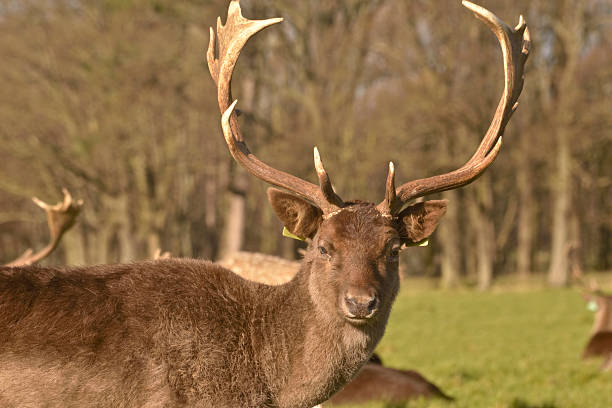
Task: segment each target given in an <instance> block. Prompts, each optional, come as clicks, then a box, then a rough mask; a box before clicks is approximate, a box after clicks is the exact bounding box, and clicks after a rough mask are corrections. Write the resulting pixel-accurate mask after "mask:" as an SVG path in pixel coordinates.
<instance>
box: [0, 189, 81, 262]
mask: <svg viewBox="0 0 612 408" xmlns="http://www.w3.org/2000/svg"><path fill="white" fill-rule="evenodd" d="M62 192H63V193H64V200H63V201H62V202H60V203H57V204H55V205H49V204H47V203H45V202H44V201H41V200H39V199H38V198H36V197H33V198H32V201H34V203H35V204H36V205H37V206H39V207H40V208H42V209H43V210H45V212H46V213H47V224H48V225H49V234H50V239H49V244H47V246H46V247H45V248H43V249H42V250H40V251H39V252H36V253H33V251H32V250H31V249H29V250H27V251H26V252H25V253H24V254H23V255H21V256H20V257H19V258H17V259H15V260H14V261H12V262H10V263H8V264H6V265H5V266H23V265H32V264H34V263H37V262H40V261H41V260H43V259H44V258H46V257H47V256H49V255H50V254H51V252H53V251H54V250H55V248H57V246H58V244H59V242H60V240H61V239H62V236H63V235H64V233H65V232H66V231H68V230H69V229H70V228H71V227H72V226H73V225H74V222H75V221H76V217H77V216H78V215H79V213H80V212H81V207H82V206H83V200H77V201H76V202H75V201H74V200H73V199H72V196H71V195H70V193H69V192H68V190H66V189H65V188H63V189H62Z"/></svg>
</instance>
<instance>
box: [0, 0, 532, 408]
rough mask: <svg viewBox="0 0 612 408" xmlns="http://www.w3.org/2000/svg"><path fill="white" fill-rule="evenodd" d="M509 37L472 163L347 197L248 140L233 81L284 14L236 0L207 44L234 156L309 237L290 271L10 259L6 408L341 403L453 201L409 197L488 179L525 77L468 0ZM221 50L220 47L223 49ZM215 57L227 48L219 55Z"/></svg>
mask: <svg viewBox="0 0 612 408" xmlns="http://www.w3.org/2000/svg"><path fill="white" fill-rule="evenodd" d="M464 5H465V6H466V7H468V8H469V9H470V10H471V11H473V12H474V13H475V14H476V16H477V17H479V18H480V19H481V20H483V21H484V22H485V23H486V24H487V25H488V26H489V27H490V28H491V30H492V31H493V32H494V33H495V35H496V36H497V38H498V40H499V42H500V44H501V48H502V54H503V58H504V73H505V88H504V92H503V95H502V98H501V100H500V103H499V105H498V108H497V111H496V113H495V116H494V117H493V121H492V124H491V127H490V128H489V130H488V131H487V133H486V135H485V136H484V138H483V140H482V142H481V144H480V146H479V147H478V149H477V150H476V153H475V154H474V156H473V157H472V158H471V159H470V160H469V161H468V162H467V163H466V164H465V165H464V166H463V167H461V168H460V169H458V170H455V171H452V172H450V173H447V174H443V175H439V176H434V177H430V178H425V179H421V180H416V181H411V182H408V183H406V184H403V185H402V186H400V187H399V188H398V189H397V190H396V188H395V182H394V174H395V173H394V167H393V165H390V166H389V175H388V178H387V188H386V194H385V198H384V200H383V201H382V202H381V203H380V204H378V205H376V204H372V203H366V202H361V201H344V200H342V199H341V198H340V197H339V196H338V195H337V194H336V193H335V192H334V190H333V189H332V184H331V182H330V179H329V177H328V175H327V173H326V172H325V169H324V168H323V165H322V163H321V160H320V158H319V156H318V153H317V152H316V150H315V167H316V170H317V174H318V178H319V182H320V186H316V185H314V184H311V183H309V182H307V181H304V180H301V179H299V178H297V177H294V176H292V175H289V174H287V173H284V172H282V171H279V170H276V169H273V168H271V167H269V166H268V165H266V164H264V163H263V162H261V161H259V160H258V159H257V158H256V157H255V156H254V155H253V154H252V153H251V152H250V151H249V150H248V148H247V146H246V144H245V142H244V139H243V137H242V134H241V132H240V128H239V125H238V121H237V117H236V115H235V113H234V107H235V105H236V103H235V102H234V103H233V104H231V106H230V102H231V98H230V80H231V75H232V71H233V69H234V66H235V63H236V60H237V58H238V54H239V53H240V50H241V49H242V47H243V46H244V45H245V43H246V41H247V39H248V38H249V37H251V36H252V35H253V34H255V33H256V32H258V31H260V30H261V29H263V28H265V27H267V26H270V25H272V24H274V23H277V22H279V21H281V20H280V19H271V20H264V21H251V20H247V19H245V18H244V17H242V15H241V12H240V7H239V4H238V2H237V1H232V2H231V3H230V6H229V13H228V19H227V23H226V25H225V26H223V25H221V24H220V23H219V24H218V27H217V33H216V35H215V33H214V31H213V30H212V29H211V40H210V47H209V51H208V54H207V57H208V63H209V68H210V71H211V74H212V77H213V79H214V81H215V83H216V84H217V89H218V94H217V98H218V102H219V106H220V108H221V111H222V112H224V113H223V115H222V120H221V122H222V129H223V134H224V136H225V140H226V142H227V144H228V147H229V150H230V152H231V154H232V155H233V156H234V158H235V159H236V160H237V161H238V162H239V163H240V164H241V165H243V166H244V167H245V168H246V169H247V170H248V171H249V172H251V173H252V174H254V175H255V176H257V177H258V178H261V179H262V180H264V181H267V182H269V183H271V184H273V185H276V186H279V187H282V188H284V189H286V190H289V191H290V192H283V191H280V190H276V189H272V190H270V191H269V194H268V196H269V199H270V202H271V204H272V207H273V209H274V211H275V212H276V213H277V214H278V216H279V217H280V218H281V220H282V221H283V223H284V224H285V226H286V227H287V228H288V229H289V230H290V231H291V232H292V233H294V234H296V235H299V236H302V237H304V238H306V239H308V240H309V245H308V249H307V250H306V254H305V256H304V259H303V261H302V265H301V268H300V271H299V273H298V274H297V275H296V277H295V278H294V279H293V280H291V282H289V283H286V284H284V285H279V286H267V285H263V284H258V283H255V282H249V281H247V280H244V279H242V278H241V277H239V276H237V275H235V274H234V273H232V272H231V271H229V270H227V269H224V268H222V267H220V266H218V265H214V264H212V263H210V262H207V261H200V260H189V259H165V260H156V261H148V262H139V263H132V264H125V265H103V266H93V267H82V268H70V269H57V268H40V267H35V266H30V267H23V268H19V267H18V268H2V269H1V274H0V302H1V304H0V406H5V407H11V406H13V407H28V406H30V407H38V406H45V407H64V408H66V407H94V406H95V407H186V406H189V407H296V408H298V407H302V408H310V407H312V406H314V405H316V404H318V403H320V402H323V401H325V400H327V399H328V398H329V397H330V396H331V395H332V394H333V393H334V392H336V391H337V390H339V389H340V388H341V387H342V386H343V385H344V384H346V383H347V382H348V381H350V380H351V379H352V378H353V377H354V376H355V375H356V374H357V372H358V371H359V369H360V368H361V367H362V366H363V365H364V364H365V363H366V362H367V361H368V359H369V358H370V356H371V354H372V352H373V350H374V347H375V346H376V344H377V343H378V341H379V340H380V338H381V337H382V335H383V333H384V329H385V325H386V323H387V318H388V316H389V312H390V310H391V305H392V303H393V300H394V298H395V296H396V293H397V291H398V283H399V277H398V259H399V257H398V255H399V251H400V250H401V248H402V246H404V245H405V244H410V243H414V242H419V241H422V240H424V239H425V238H427V237H428V236H429V235H430V234H431V233H432V232H433V231H434V229H435V228H436V226H437V224H438V222H439V220H440V218H441V217H442V215H443V214H444V212H445V208H446V202H444V201H426V202H422V203H418V204H414V205H409V206H406V204H407V203H408V202H409V201H410V200H412V199H414V198H417V197H422V196H425V195H428V194H432V193H435V192H439V191H443V190H447V189H452V188H457V187H460V186H463V185H466V184H468V183H470V182H471V181H473V180H475V179H476V178H477V177H478V176H479V175H480V174H482V172H483V171H484V170H485V169H486V168H487V167H488V166H489V165H490V164H491V163H492V162H493V160H494V158H495V157H496V156H497V154H498V152H499V150H500V147H501V136H502V133H503V130H504V128H505V125H506V124H507V122H508V119H509V118H510V116H511V114H512V113H513V112H514V109H515V107H516V102H517V99H518V96H519V94H520V91H521V89H522V85H523V66H524V63H525V60H526V58H527V53H528V45H529V36H528V32H527V30H526V25H525V23H524V21H523V19H522V18H521V19H520V22H519V25H518V26H517V27H516V28H515V29H511V28H509V27H508V26H506V25H505V24H504V23H503V22H502V21H501V20H499V19H498V18H497V17H496V16H494V15H493V14H492V13H490V12H489V11H487V10H485V9H483V8H481V7H479V6H476V5H473V4H471V3H469V2H464ZM215 49H216V50H217V51H218V53H215ZM216 54H217V55H216Z"/></svg>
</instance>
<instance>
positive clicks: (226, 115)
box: [206, 0, 344, 214]
mask: <svg viewBox="0 0 612 408" xmlns="http://www.w3.org/2000/svg"><path fill="white" fill-rule="evenodd" d="M281 21H283V19H282V18H271V19H268V20H248V19H246V18H244V17H243V16H242V12H241V10H240V4H239V1H238V0H233V1H232V2H231V3H230V5H229V10H228V14H227V21H226V23H225V25H222V24H221V19H218V20H217V32H216V35H215V33H214V31H213V29H212V28H211V29H210V42H209V45H208V52H207V54H206V56H207V60H208V68H209V70H210V74H211V76H212V78H213V80H214V81H215V84H216V85H217V99H218V102H219V108H220V110H221V112H222V113H223V115H222V117H221V127H222V129H223V136H224V137H225V141H226V143H227V146H228V148H229V151H230V153H231V154H232V156H233V157H234V159H235V160H236V161H237V162H238V163H239V164H240V165H242V166H243V167H244V168H245V169H246V170H247V171H248V172H249V173H251V174H252V175H254V176H255V177H257V178H260V179H262V180H263V181H266V182H268V183H270V184H273V185H275V186H279V187H282V188H284V189H287V190H289V191H292V192H293V193H295V194H297V195H298V196H300V197H302V198H304V199H306V200H308V201H311V202H312V203H314V204H315V205H317V206H318V207H319V208H320V209H321V210H322V211H323V213H324V214H329V213H331V212H334V211H336V210H338V209H339V208H341V207H342V206H343V205H344V204H343V202H342V200H341V199H340V197H338V196H337V195H336V194H335V193H333V189H332V188H331V183H330V182H329V178H328V177H327V176H326V173H325V172H324V174H325V176H324V177H327V181H324V182H323V183H322V184H321V186H320V187H319V186H316V185H315V184H312V183H310V182H308V181H305V180H302V179H300V178H298V177H295V176H293V175H291V174H288V173H285V172H283V171H280V170H277V169H275V168H273V167H270V166H268V165H267V164H265V163H263V162H262V161H260V160H259V159H258V158H257V157H256V156H255V155H254V154H253V153H251V151H250V150H249V148H248V147H247V145H246V143H245V141H244V138H243V136H242V132H241V131H240V126H239V125H238V120H237V117H236V114H235V112H234V110H235V106H236V102H237V101H234V102H233V103H232V104H231V105H230V101H231V86H230V84H231V79H232V73H233V71H234V67H235V66H236V61H237V60H238V56H239V55H240V51H241V50H242V48H243V47H244V45H245V44H246V42H247V41H248V39H249V38H250V37H252V36H253V35H255V34H256V33H257V32H259V31H261V30H263V29H264V28H266V27H269V26H271V25H273V24H276V23H279V22H281ZM215 40H216V41H215ZM215 43H216V45H217V47H216V48H217V51H218V57H215ZM317 173H318V174H319V180H321V175H320V173H319V172H318V171H317Z"/></svg>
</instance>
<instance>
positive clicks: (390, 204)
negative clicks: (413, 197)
mask: <svg viewBox="0 0 612 408" xmlns="http://www.w3.org/2000/svg"><path fill="white" fill-rule="evenodd" d="M401 207H402V202H401V201H400V200H399V199H398V197H397V192H396V191H395V165H394V164H393V162H389V172H388V173H387V183H386V186H385V199H384V200H383V201H382V202H381V203H380V204H378V207H377V208H378V211H380V212H381V213H382V214H383V215H392V214H394V213H395V212H397V211H399V210H400V209H401Z"/></svg>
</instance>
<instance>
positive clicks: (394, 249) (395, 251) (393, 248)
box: [387, 241, 402, 261]
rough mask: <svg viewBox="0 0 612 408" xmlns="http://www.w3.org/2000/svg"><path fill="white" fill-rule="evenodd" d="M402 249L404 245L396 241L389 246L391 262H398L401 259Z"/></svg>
mask: <svg viewBox="0 0 612 408" xmlns="http://www.w3.org/2000/svg"><path fill="white" fill-rule="evenodd" d="M401 249H402V244H401V243H400V242H399V241H394V242H393V243H392V244H391V245H390V246H389V253H388V256H387V258H388V259H389V260H390V261H397V260H398V259H399V253H400V250H401Z"/></svg>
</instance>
